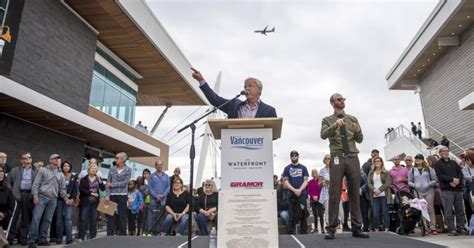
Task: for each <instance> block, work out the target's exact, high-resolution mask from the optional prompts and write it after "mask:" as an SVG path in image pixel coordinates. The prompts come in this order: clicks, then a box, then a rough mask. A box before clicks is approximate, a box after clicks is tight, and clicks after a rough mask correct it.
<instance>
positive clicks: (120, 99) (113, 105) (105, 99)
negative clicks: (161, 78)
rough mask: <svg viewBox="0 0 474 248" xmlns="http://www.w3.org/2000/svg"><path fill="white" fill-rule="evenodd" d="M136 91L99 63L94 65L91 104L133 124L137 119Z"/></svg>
mask: <svg viewBox="0 0 474 248" xmlns="http://www.w3.org/2000/svg"><path fill="white" fill-rule="evenodd" d="M136 94H137V93H136V92H135V91H134V90H133V89H132V88H130V87H129V86H128V85H127V84H125V83H124V82H122V81H121V80H120V79H119V78H118V77H116V76H115V75H113V74H112V73H111V72H110V71H108V70H107V69H105V68H104V67H103V66H101V65H100V64H99V63H97V62H96V63H95V65H94V73H93V75H92V87H91V95H90V105H92V106H94V107H95V108H97V109H99V110H101V111H102V112H105V113H107V114H109V115H111V116H113V117H115V118H117V119H119V120H121V121H123V122H125V123H127V124H129V125H131V126H133V123H134V120H135V106H136V104H137V99H136Z"/></svg>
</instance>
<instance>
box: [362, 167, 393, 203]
mask: <svg viewBox="0 0 474 248" xmlns="http://www.w3.org/2000/svg"><path fill="white" fill-rule="evenodd" d="M368 179H369V180H368V181H369V185H368V186H369V193H370V198H371V200H372V199H373V197H374V194H373V193H374V189H375V188H374V170H371V171H370V172H369V178H368ZM380 180H382V186H380V187H379V188H378V190H380V191H382V192H385V197H386V198H387V204H392V203H393V199H392V191H391V190H390V185H391V184H392V177H390V172H388V171H382V172H380Z"/></svg>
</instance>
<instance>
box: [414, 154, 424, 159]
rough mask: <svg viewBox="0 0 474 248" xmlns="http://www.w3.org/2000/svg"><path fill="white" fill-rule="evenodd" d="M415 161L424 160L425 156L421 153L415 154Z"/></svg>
mask: <svg viewBox="0 0 474 248" xmlns="http://www.w3.org/2000/svg"><path fill="white" fill-rule="evenodd" d="M415 159H425V156H423V154H421V153H418V154H416V156H415Z"/></svg>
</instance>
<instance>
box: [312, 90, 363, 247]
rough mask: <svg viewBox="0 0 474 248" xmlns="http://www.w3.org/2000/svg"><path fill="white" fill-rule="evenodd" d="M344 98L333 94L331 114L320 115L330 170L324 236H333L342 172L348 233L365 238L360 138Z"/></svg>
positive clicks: (331, 237)
mask: <svg viewBox="0 0 474 248" xmlns="http://www.w3.org/2000/svg"><path fill="white" fill-rule="evenodd" d="M345 100H346V99H345V98H344V97H342V95H341V94H339V93H336V94H333V95H332V96H331V97H330V98H329V102H330V104H331V105H332V107H333V109H334V114H332V115H330V116H327V117H325V118H324V119H323V121H322V124H321V138H322V139H329V149H330V151H331V162H330V164H331V173H330V186H329V225H328V226H327V231H328V233H327V234H326V236H325V239H334V235H335V233H336V227H337V226H338V224H339V223H338V218H337V217H338V214H339V203H340V200H341V193H342V180H343V178H344V176H346V178H347V181H348V185H347V186H348V187H347V188H348V191H349V192H348V193H349V201H350V208H351V227H352V236H353V237H356V238H369V235H368V234H367V233H364V232H362V230H361V227H362V215H361V211H360V203H359V197H360V180H361V179H360V178H361V176H360V163H359V157H358V155H357V154H358V153H359V150H357V147H356V144H355V143H356V142H357V143H361V142H362V140H363V135H362V129H361V128H360V125H359V121H358V120H357V118H356V117H354V116H351V115H348V114H346V113H345V112H344V108H345Z"/></svg>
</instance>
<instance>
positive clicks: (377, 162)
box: [368, 157, 392, 232]
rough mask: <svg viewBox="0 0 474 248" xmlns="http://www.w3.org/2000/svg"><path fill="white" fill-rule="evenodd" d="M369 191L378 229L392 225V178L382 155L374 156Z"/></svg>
mask: <svg viewBox="0 0 474 248" xmlns="http://www.w3.org/2000/svg"><path fill="white" fill-rule="evenodd" d="M368 180H369V184H368V186H369V192H371V197H372V204H373V205H372V211H373V214H374V219H373V226H372V228H374V229H375V230H376V231H377V230H379V231H381V230H385V231H386V232H388V228H389V227H390V217H389V216H388V205H387V204H391V203H392V195H391V191H390V185H391V184H392V180H391V177H390V173H389V172H388V171H387V170H385V166H384V164H383V160H382V158H380V157H376V158H374V165H373V169H372V170H371V171H370V172H369V176H368ZM380 217H383V224H384V225H383V226H384V228H383V229H382V228H380Z"/></svg>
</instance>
